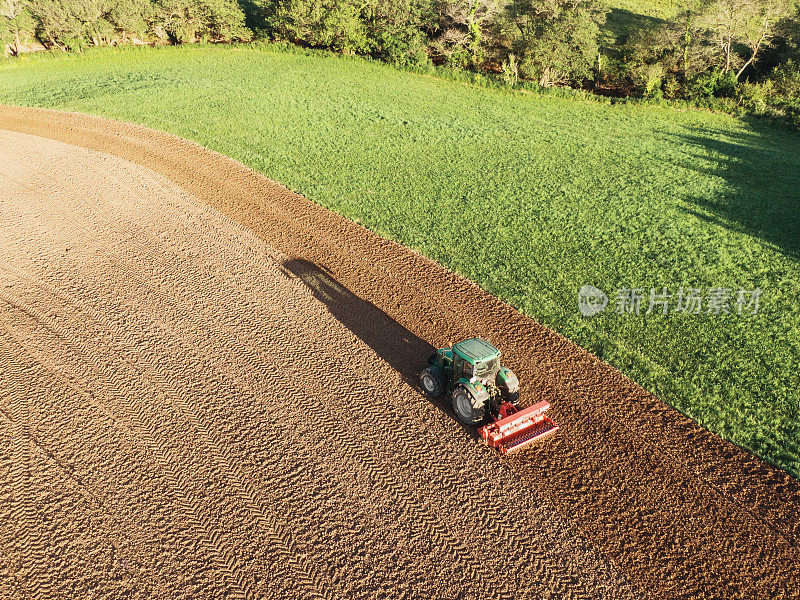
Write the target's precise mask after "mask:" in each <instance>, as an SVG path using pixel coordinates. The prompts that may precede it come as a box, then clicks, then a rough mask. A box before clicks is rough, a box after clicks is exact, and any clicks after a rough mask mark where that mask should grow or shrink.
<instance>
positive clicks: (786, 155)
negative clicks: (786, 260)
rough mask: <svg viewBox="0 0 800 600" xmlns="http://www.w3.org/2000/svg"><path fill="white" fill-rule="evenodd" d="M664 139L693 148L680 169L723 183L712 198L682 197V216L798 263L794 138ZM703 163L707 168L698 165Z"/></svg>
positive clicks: (799, 211)
mask: <svg viewBox="0 0 800 600" xmlns="http://www.w3.org/2000/svg"><path fill="white" fill-rule="evenodd" d="M669 137H672V138H673V139H674V140H675V141H677V142H678V143H679V144H680V145H682V146H685V147H689V148H693V149H694V150H693V151H690V152H688V153H687V154H688V155H689V156H690V157H691V159H692V160H687V161H683V162H682V163H681V166H682V167H684V168H688V169H691V170H694V171H696V172H698V173H702V174H705V175H710V176H713V177H717V178H722V179H723V180H724V182H725V190H724V191H723V192H722V193H721V194H719V195H718V196H716V197H709V196H701V195H690V196H687V197H685V198H684V201H685V202H686V203H687V206H686V207H685V208H684V210H685V211H686V212H687V213H689V214H691V215H693V216H694V217H697V218H699V219H702V220H704V221H706V222H710V223H714V224H716V225H720V226H722V227H724V228H726V229H728V230H730V231H737V232H742V233H745V234H747V235H750V236H752V237H753V238H755V239H757V240H760V241H761V242H763V243H764V244H766V245H767V246H769V247H773V248H775V249H776V250H778V251H779V252H781V253H783V254H785V255H787V256H790V257H792V258H795V259H797V258H800V226H798V223H800V216H799V215H800V135H798V134H797V133H795V132H793V131H790V130H782V129H780V128H772V129H769V130H765V131H764V133H761V132H760V131H759V130H758V129H756V128H754V129H753V130H752V131H750V132H730V131H721V130H714V129H694V130H693V131H692V133H691V134H678V135H675V134H672V135H671V136H669ZM709 162H710V163H711V166H698V163H701V164H702V163H705V164H708V163H709Z"/></svg>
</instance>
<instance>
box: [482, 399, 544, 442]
mask: <svg viewBox="0 0 800 600" xmlns="http://www.w3.org/2000/svg"><path fill="white" fill-rule="evenodd" d="M511 406H512V405H510V404H507V403H504V406H503V407H501V409H505V410H501V411H500V415H499V416H500V417H501V418H500V419H499V420H497V421H495V422H494V423H490V424H489V425H484V426H483V427H481V428H480V429H478V433H479V434H480V436H481V438H482V439H483V441H485V442H486V443H487V444H488V445H489V446H491V447H492V448H497V449H498V450H500V452H502V453H503V454H508V453H510V452H516V451H517V450H520V449H522V448H524V447H525V446H527V445H528V444H532V443H533V442H536V441H538V440H540V439H542V438H543V437H545V436H548V435H550V434H551V433H554V432H555V431H556V429H558V425H556V424H555V423H554V422H553V421H552V420H551V419H550V418H549V417H548V416H547V415H545V414H544V413H545V412H547V409H548V408H550V403H549V402H547V400H542V401H541V402H539V403H537V404H534V405H533V406H529V407H528V408H523V409H522V410H518V411H515V412H511V410H509V407H511ZM512 409H513V407H512ZM509 413H511V414H509ZM503 415H507V416H503Z"/></svg>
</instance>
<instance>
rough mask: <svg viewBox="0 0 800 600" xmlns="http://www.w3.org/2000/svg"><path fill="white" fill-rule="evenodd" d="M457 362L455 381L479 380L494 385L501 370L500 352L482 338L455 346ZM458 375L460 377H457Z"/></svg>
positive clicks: (454, 370)
mask: <svg viewBox="0 0 800 600" xmlns="http://www.w3.org/2000/svg"><path fill="white" fill-rule="evenodd" d="M453 355H454V356H455V361H454V365H453V376H454V379H459V378H460V377H463V378H464V379H469V380H471V379H473V378H474V379H477V380H480V381H481V382H482V383H490V382H491V383H494V379H495V377H496V375H497V372H498V371H499V370H500V350H498V349H497V348H495V347H494V346H492V345H491V344H490V343H489V342H487V341H486V340H484V339H482V338H473V339H471V340H466V341H463V342H459V343H458V344H455V345H454V346H453ZM456 373H458V374H459V375H460V377H456Z"/></svg>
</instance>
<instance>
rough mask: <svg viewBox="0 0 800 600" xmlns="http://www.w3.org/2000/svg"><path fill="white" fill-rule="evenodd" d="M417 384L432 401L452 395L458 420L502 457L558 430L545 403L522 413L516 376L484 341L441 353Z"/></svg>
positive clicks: (473, 340) (434, 356)
mask: <svg viewBox="0 0 800 600" xmlns="http://www.w3.org/2000/svg"><path fill="white" fill-rule="evenodd" d="M419 379H420V384H421V385H422V389H423V390H425V393H426V394H428V395H429V396H431V397H432V398H438V397H440V396H441V395H442V394H444V393H446V394H447V395H448V396H450V398H451V399H452V402H453V411H454V412H455V414H456V417H457V418H458V420H459V421H460V422H461V423H463V424H464V425H467V426H469V427H478V434H479V435H480V437H481V439H483V440H484V441H485V442H486V443H487V444H488V445H489V446H491V447H493V448H497V449H498V450H500V452H502V453H503V454H508V453H510V452H516V451H517V450H520V449H522V448H523V447H525V446H527V445H529V444H532V443H533V442H535V441H538V440H540V439H542V438H543V437H545V436H547V435H550V434H552V433H554V432H555V431H556V429H558V426H557V425H556V424H555V423H554V422H553V421H552V420H551V419H550V418H549V417H548V416H547V415H546V414H545V413H546V412H547V410H548V409H549V408H550V404H549V403H548V402H547V401H546V400H543V401H541V402H539V403H537V404H534V405H533V406H529V407H527V408H522V409H521V408H519V406H518V401H519V380H518V379H517V376H516V375H514V373H513V371H511V369H509V368H508V367H504V366H502V365H501V364H500V351H499V350H498V349H497V348H495V347H494V346H493V345H492V344H490V343H489V342H487V341H486V340H485V339H483V338H480V337H476V338H471V339H468V340H464V341H463V342H459V343H457V344H453V345H451V346H450V347H449V348H442V349H440V350H437V351H436V352H434V353H433V354H431V355H430V356H429V357H428V367H426V368H425V369H423V370H422V372H421V373H420V376H419Z"/></svg>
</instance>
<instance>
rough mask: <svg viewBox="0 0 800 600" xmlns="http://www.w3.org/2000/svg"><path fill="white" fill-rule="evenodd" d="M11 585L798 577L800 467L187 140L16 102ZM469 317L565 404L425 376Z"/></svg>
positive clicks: (6, 588) (2, 224)
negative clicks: (534, 439) (692, 414)
mask: <svg viewBox="0 0 800 600" xmlns="http://www.w3.org/2000/svg"><path fill="white" fill-rule="evenodd" d="M0 130H4V131H1V132H0V140H1V141H2V143H1V144H0V398H2V400H1V402H2V403H1V404H0V435H2V448H3V450H4V451H3V453H2V455H0V460H2V465H0V472H2V479H0V485H2V495H0V510H2V512H1V513H0V523H2V526H1V527H0V535H1V536H2V538H0V596H19V597H37V598H39V597H41V598H51V597H92V594H94V595H95V596H104V597H114V598H116V597H126V595H127V597H164V598H176V597H260V596H265V597H300V598H308V597H320V596H321V597H325V598H328V597H332V598H336V597H340V598H379V597H387V598H414V597H419V598H431V597H436V598H495V597H498V598H547V597H553V598H569V597H574V598H582V597H591V598H603V597H626V598H628V597H652V598H680V597H684V598H743V599H744V598H747V599H750V598H796V597H797V594H798V589H800V581H798V575H797V573H796V570H797V569H796V565H797V564H800V551H798V538H799V537H800V510H798V508H800V485H798V483H797V482H796V481H794V480H793V479H791V478H790V477H789V476H788V475H786V474H784V473H782V472H780V471H778V470H776V469H773V468H772V467H770V466H769V465H766V464H764V463H762V462H761V461H759V460H758V459H755V458H753V457H752V456H750V455H749V454H747V453H745V452H743V451H741V450H739V449H737V448H735V447H733V446H731V445H730V444H727V443H725V442H723V441H721V440H719V439H718V438H716V437H715V436H712V435H710V434H708V433H707V432H705V431H704V430H702V429H700V428H699V427H697V426H696V425H695V424H693V423H692V422H691V421H689V420H687V419H685V418H684V417H682V416H681V415H680V414H679V413H677V412H676V411H674V410H672V409H670V408H669V407H666V406H664V405H663V404H662V403H660V402H659V401H658V400H657V399H656V398H654V397H653V396H652V395H650V394H648V393H647V392H646V391H644V390H642V389H641V388H639V387H637V386H636V385H635V384H633V383H631V382H630V381H629V380H627V379H625V378H624V377H623V376H622V375H621V374H620V373H619V372H617V371H615V370H614V369H612V368H611V367H609V366H607V365H604V364H603V363H601V362H600V361H598V360H597V359H596V358H594V357H593V356H591V355H589V354H587V353H586V352H585V351H583V350H582V349H580V348H578V347H576V346H575V345H573V344H571V343H570V342H569V341H568V340H565V339H564V338H563V337H561V336H559V335H558V334H556V333H554V332H552V331H550V330H548V329H546V328H544V327H542V326H541V325H539V324H537V323H536V322H535V321H532V320H530V319H528V318H526V317H524V316H522V315H520V314H519V313H518V312H516V311H514V310H513V309H512V308H510V307H509V306H507V305H506V304H504V303H502V302H500V301H498V300H497V299H495V298H493V297H492V296H490V295H488V294H486V293H484V292H482V291H481V290H480V289H478V288H477V287H476V286H474V285H473V284H471V283H469V282H468V281H465V280H463V279H461V278H459V277H457V276H456V275H453V274H452V273H449V272H448V271H446V270H444V269H442V268H441V267H439V266H437V265H435V264H434V263H432V262H430V261H428V260H426V259H424V258H423V257H420V256H419V255H416V254H414V253H413V252H411V251H409V250H406V249H403V248H401V247H399V246H397V245H395V244H393V243H391V242H387V241H385V240H382V239H380V238H379V237H377V236H375V235H374V234H371V233H370V232H368V231H366V230H364V229H363V228H361V227H359V226H358V225H355V224H353V223H351V222H349V221H347V220H345V219H343V218H341V217H338V216H336V215H334V214H332V213H330V212H329V211H326V210H325V209H323V208H321V207H319V206H317V205H315V204H313V203H311V202H309V201H308V200H306V199H304V198H303V197H302V196H299V195H297V194H294V193H292V192H290V191H288V190H286V189H285V188H283V187H281V186H279V185H277V184H275V183H273V182H270V181H268V180H267V179H265V178H264V177H262V176H260V175H258V174H256V173H254V172H252V171H250V170H249V169H247V168H246V167H244V166H242V165H240V164H238V163H236V162H234V161H231V160H230V159H227V158H225V157H223V156H220V155H218V154H215V153H213V152H210V151H208V150H205V149H203V148H201V147H199V146H197V145H195V144H193V143H191V142H187V141H183V140H179V139H176V138H174V137H171V136H168V135H165V134H162V133H158V132H154V131H151V130H147V129H144V128H141V127H138V126H133V125H127V124H122V123H116V122H109V121H105V120H101V119H97V118H94V117H87V116H83V115H73V114H65V113H56V112H50V111H40V110H32V109H21V108H10V107H8V108H0ZM475 334H480V335H484V336H486V337H488V338H490V339H491V340H492V341H494V342H495V343H496V344H497V345H499V346H500V347H501V348H502V349H503V351H504V353H505V362H506V363H507V364H509V366H511V367H512V368H513V369H515V370H516V371H517V372H518V374H519V375H520V377H521V379H522V382H523V390H522V392H523V398H525V399H526V401H527V402H533V401H535V400H537V399H540V398H547V399H548V400H550V402H551V405H552V407H553V408H552V409H551V414H552V416H553V417H554V418H555V420H556V421H558V422H559V424H560V425H561V428H560V430H559V432H558V433H557V434H556V435H555V436H553V437H551V438H549V439H548V440H546V441H544V442H542V443H540V444H537V445H534V446H533V447H531V448H529V449H527V450H525V451H523V452H521V453H519V454H518V455H516V456H515V457H513V458H510V459H505V458H502V457H501V456H499V455H498V454H496V453H494V452H492V451H490V450H489V449H487V448H485V447H483V446H481V445H480V444H479V443H478V441H477V440H476V439H475V436H474V433H473V432H470V431H468V430H465V429H464V428H462V427H460V426H459V425H458V424H457V423H455V421H454V420H453V418H452V416H451V413H450V412H449V409H448V407H447V406H446V403H445V402H442V403H438V402H431V401H429V400H427V399H426V398H425V397H424V396H423V395H422V394H421V393H420V391H419V389H418V386H417V383H416V378H417V373H418V371H419V369H420V368H421V367H422V366H423V364H424V357H425V356H426V355H427V353H428V352H429V351H430V350H431V345H430V344H435V345H444V344H445V343H447V342H448V341H455V340H457V339H459V338H464V337H468V336H471V335H475Z"/></svg>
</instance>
